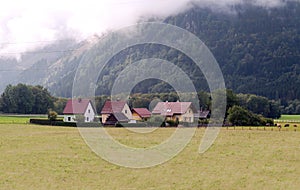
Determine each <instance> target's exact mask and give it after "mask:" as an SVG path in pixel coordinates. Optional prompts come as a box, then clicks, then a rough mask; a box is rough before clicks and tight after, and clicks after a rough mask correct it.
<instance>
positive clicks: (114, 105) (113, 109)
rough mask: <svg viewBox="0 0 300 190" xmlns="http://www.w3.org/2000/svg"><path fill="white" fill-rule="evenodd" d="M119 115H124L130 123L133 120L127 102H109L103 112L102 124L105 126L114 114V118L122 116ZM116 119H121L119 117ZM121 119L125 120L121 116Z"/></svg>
mask: <svg viewBox="0 0 300 190" xmlns="http://www.w3.org/2000/svg"><path fill="white" fill-rule="evenodd" d="M119 113H122V114H123V115H124V116H125V117H126V118H127V119H128V121H129V120H131V119H132V113H131V111H130V108H129V106H128V104H127V103H126V102H125V101H111V100H107V101H106V102H105V103H104V106H103V108H102V110H101V116H102V123H103V124H105V123H106V121H107V120H108V119H109V117H112V114H113V115H114V116H120V114H119ZM116 114H117V115H116ZM115 118H116V119H119V118H118V117H115ZM120 118H122V119H123V120H124V118H123V116H122V117H121V116H120Z"/></svg>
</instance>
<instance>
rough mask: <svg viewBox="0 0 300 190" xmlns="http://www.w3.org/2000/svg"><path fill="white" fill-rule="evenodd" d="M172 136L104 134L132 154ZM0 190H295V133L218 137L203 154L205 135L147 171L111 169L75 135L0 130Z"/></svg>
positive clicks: (298, 162)
mask: <svg viewBox="0 0 300 190" xmlns="http://www.w3.org/2000/svg"><path fill="white" fill-rule="evenodd" d="M173 130H174V129H159V130H158V131H156V132H154V133H151V134H147V135H145V134H144V135H134V133H133V132H128V131H126V130H125V129H120V128H119V129H117V128H112V129H108V131H109V133H110V134H111V135H112V136H114V137H115V138H116V139H117V140H120V141H121V142H122V143H125V144H127V145H130V146H138V147H139V146H148V145H153V144H157V143H159V142H161V141H163V140H164V139H165V138H166V137H168V136H169V135H170V134H171V133H172V132H173ZM0 134H1V138H0V163H1V164H0V171H1V172H0V189H124V190H129V189H130V190H131V189H230V190H231V189H251V190H252V189H285V190H286V189H293V190H294V189H298V188H299V187H300V180H299V176H300V146H299V145H300V132H298V131H297V132H293V131H281V132H279V131H257V130H244V131H242V130H226V129H222V131H221V133H220V135H219V136H218V138H217V140H216V142H215V144H214V145H213V146H212V147H211V148H210V149H209V151H208V152H206V153H204V154H198V146H199V143H200V141H201V137H202V136H203V134H204V129H197V131H196V134H195V136H194V138H193V139H192V141H191V142H190V144H189V145H188V146H187V147H186V148H185V149H184V150H183V151H182V152H181V153H180V154H179V155H177V156H176V157H175V158H174V159H172V160H170V161H168V162H167V163H165V164H162V165H159V166H156V167H152V168H147V169H129V168H123V167H120V166H116V165H113V164H110V163H108V162H106V161H104V160H102V159H101V158H100V157H98V156H97V155H96V154H94V153H93V152H92V151H91V150H90V149H89V148H88V147H87V145H86V144H85V143H84V140H83V139H82V138H81V136H80V134H79V132H78V131H77V129H76V128H63V127H47V126H37V125H29V124H28V125H22V124H9V125H8V124H0Z"/></svg>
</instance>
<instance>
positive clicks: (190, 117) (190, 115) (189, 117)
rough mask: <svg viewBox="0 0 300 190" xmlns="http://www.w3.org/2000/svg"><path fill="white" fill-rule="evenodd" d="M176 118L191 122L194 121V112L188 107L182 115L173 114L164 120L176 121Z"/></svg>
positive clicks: (180, 120)
mask: <svg viewBox="0 0 300 190" xmlns="http://www.w3.org/2000/svg"><path fill="white" fill-rule="evenodd" d="M176 118H178V121H179V122H188V123H193V122H194V112H193V110H192V109H191V108H189V109H188V110H187V111H186V113H184V114H182V115H173V116H168V117H166V120H173V121H176Z"/></svg>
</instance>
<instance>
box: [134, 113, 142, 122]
mask: <svg viewBox="0 0 300 190" xmlns="http://www.w3.org/2000/svg"><path fill="white" fill-rule="evenodd" d="M132 119H134V120H136V121H141V120H143V119H142V118H141V117H140V115H139V114H137V113H136V112H133V113H132Z"/></svg>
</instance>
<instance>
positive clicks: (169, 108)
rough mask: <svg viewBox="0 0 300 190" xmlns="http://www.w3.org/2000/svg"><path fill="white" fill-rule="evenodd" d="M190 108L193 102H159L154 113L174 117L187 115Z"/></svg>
mask: <svg viewBox="0 0 300 190" xmlns="http://www.w3.org/2000/svg"><path fill="white" fill-rule="evenodd" d="M190 107H191V108H192V102H158V103H157V105H156V106H155V108H154V109H153V111H152V113H153V114H161V115H164V116H173V115H176V114H177V115H178V114H184V113H186V112H187V110H188V109H189V108H190Z"/></svg>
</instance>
